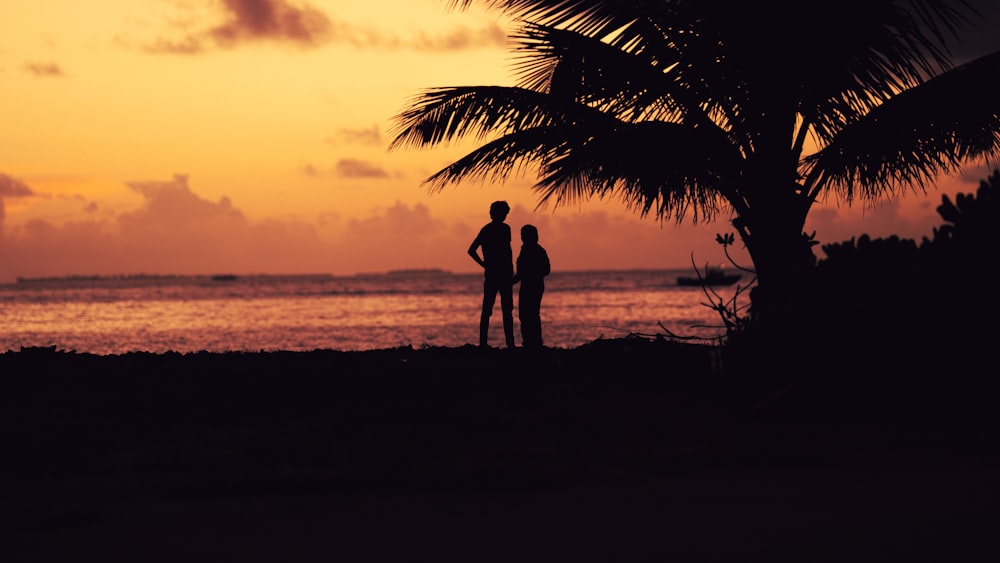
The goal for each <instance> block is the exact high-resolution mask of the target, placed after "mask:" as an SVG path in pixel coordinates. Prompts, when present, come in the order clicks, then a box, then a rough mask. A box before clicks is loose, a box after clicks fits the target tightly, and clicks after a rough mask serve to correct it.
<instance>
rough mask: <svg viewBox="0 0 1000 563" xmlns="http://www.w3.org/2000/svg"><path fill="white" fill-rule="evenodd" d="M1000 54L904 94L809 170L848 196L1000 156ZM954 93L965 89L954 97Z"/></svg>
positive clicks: (913, 184)
mask: <svg viewBox="0 0 1000 563" xmlns="http://www.w3.org/2000/svg"><path fill="white" fill-rule="evenodd" d="M998 80H1000V53H994V54H992V55H988V56H985V57H982V58H979V59H977V60H974V61H971V62H969V63H966V64H964V65H962V66H959V67H956V68H954V69H952V70H950V71H948V72H945V73H943V74H941V75H939V76H937V77H935V78H933V79H931V80H929V81H927V82H926V83H925V84H923V85H921V86H920V87H918V88H912V89H910V90H907V91H905V92H902V93H900V94H898V95H897V96H895V97H893V98H892V99H890V100H888V101H886V102H885V103H883V104H882V105H881V106H879V107H877V108H875V109H873V110H872V111H871V112H870V113H869V114H867V115H866V116H864V117H862V118H859V119H858V120H857V121H856V122H853V123H850V124H848V125H847V126H845V127H844V128H843V129H842V130H841V132H840V134H839V135H838V136H837V138H836V139H835V140H834V141H833V142H831V143H830V144H829V145H827V146H826V147H825V148H824V149H823V150H821V151H819V152H817V153H816V154H814V155H812V156H810V157H808V158H806V159H805V161H804V164H805V167H804V169H805V172H806V173H808V174H812V175H814V176H816V178H817V185H823V186H825V187H826V188H828V189H831V190H833V191H835V192H837V193H840V194H841V195H843V196H844V197H845V198H847V199H848V200H850V199H851V198H853V197H854V196H855V195H856V192H857V190H860V191H861V194H860V195H861V196H862V197H878V196H880V195H882V194H884V193H886V192H890V193H891V192H895V191H897V190H899V189H906V188H910V189H917V190H923V188H924V185H925V184H926V183H927V182H929V181H931V180H932V179H933V178H935V177H936V176H938V175H939V174H941V173H947V172H953V171H955V170H957V169H958V168H959V167H960V166H961V164H962V163H963V162H965V161H968V160H971V159H976V158H980V157H985V158H987V159H993V160H995V159H997V158H998V157H1000V97H997V95H996V92H995V91H993V90H992V89H991V88H990V87H987V86H986V85H989V84H996V83H997V81H998ZM956 92H961V96H960V97H956Z"/></svg>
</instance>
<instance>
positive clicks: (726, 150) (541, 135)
mask: <svg viewBox="0 0 1000 563" xmlns="http://www.w3.org/2000/svg"><path fill="white" fill-rule="evenodd" d="M472 2H473V0H450V2H449V7H451V8H459V9H463V8H466V7H468V6H469V5H470V4H471V3H472ZM481 3H482V4H485V5H487V6H488V7H492V8H499V9H501V10H503V11H504V12H505V13H507V14H508V15H511V16H515V17H516V18H517V21H518V22H519V25H518V30H517V31H516V32H515V33H514V34H513V36H512V39H513V40H514V42H515V45H516V46H517V47H516V49H515V53H516V54H517V55H518V57H517V58H516V59H515V60H516V66H515V69H516V71H517V77H518V84H517V85H516V86H514V87H500V86H463V87H440V88H432V89H428V90H425V91H423V92H421V93H419V94H417V95H416V97H415V98H414V99H413V100H411V101H410V103H409V104H408V105H407V107H405V108H404V110H403V111H401V112H400V113H399V114H398V115H397V116H395V122H394V123H395V126H396V130H395V131H394V132H393V135H394V139H393V141H392V143H391V145H390V150H397V149H399V148H402V147H418V148H419V147H426V146H431V145H437V144H439V143H445V142H449V141H453V140H457V139H459V138H463V137H472V138H475V139H478V140H481V142H482V144H481V145H480V146H478V148H476V149H474V150H472V151H471V152H470V153H468V154H467V155H466V156H464V157H462V158H461V159H459V160H458V161H456V162H454V163H452V164H451V165H449V166H447V167H445V168H444V169H442V170H440V171H439V172H437V173H435V174H434V175H432V176H431V177H429V178H427V179H426V180H425V183H426V184H427V185H428V186H429V187H430V189H431V191H432V192H433V191H438V190H440V189H442V188H443V187H444V186H446V185H448V184H452V183H457V182H459V181H462V180H466V179H475V180H503V179H504V178H505V177H507V176H508V175H509V174H510V173H511V172H514V171H518V170H519V169H522V168H523V167H534V168H537V171H538V174H539V176H538V181H537V183H536V184H535V186H534V189H535V190H536V191H537V193H538V195H539V205H543V204H546V203H554V204H555V205H557V206H558V205H560V204H563V203H570V202H574V201H577V200H581V199H586V198H591V197H597V198H614V199H619V200H621V201H622V202H624V203H625V205H626V206H627V207H628V208H630V209H633V210H636V211H638V212H639V213H640V214H641V215H643V216H647V215H652V216H654V217H656V218H657V219H658V220H661V221H666V220H673V221H677V222H681V221H684V220H685V219H689V220H691V221H693V222H698V221H712V220H715V219H717V218H719V216H720V215H721V214H723V213H726V214H727V215H728V217H729V218H731V220H732V225H733V226H734V228H735V229H736V232H737V233H738V235H739V237H740V238H741V240H742V242H743V244H744V245H745V247H746V249H747V251H748V253H749V255H750V258H751V259H752V261H753V264H754V268H755V270H756V273H757V278H758V286H757V288H756V289H755V290H754V292H753V294H752V296H751V298H752V307H751V313H752V318H753V321H754V322H755V323H756V324H758V325H759V326H764V325H766V326H770V327H777V328H781V327H783V326H786V325H785V323H786V322H793V319H795V318H796V317H795V316H793V315H795V314H796V313H797V312H798V309H799V305H798V304H799V303H800V299H801V298H802V297H803V296H805V295H807V294H808V291H809V288H808V285H809V284H808V276H809V275H810V273H811V272H812V270H813V266H814V265H815V263H816V257H815V255H814V253H813V249H812V247H813V246H814V245H815V244H817V242H816V241H815V240H813V237H812V236H811V235H807V234H806V233H805V232H804V228H805V221H806V217H807V215H808V213H809V210H810V208H811V207H812V205H813V204H814V203H815V202H816V201H818V200H820V199H822V198H827V197H835V198H839V200H841V201H844V202H846V203H848V204H850V203H852V202H854V201H855V200H856V199H862V200H875V199H881V198H884V197H886V196H897V195H900V194H902V193H904V192H905V191H907V190H916V191H924V190H925V189H926V186H927V185H928V184H929V183H932V182H933V181H934V179H935V178H936V177H938V176H939V175H941V174H944V173H950V172H954V171H956V170H958V169H960V168H961V166H963V165H964V164H967V163H969V162H972V161H976V160H978V159H981V158H986V159H989V160H993V159H996V158H997V157H998V156H1000V97H998V96H996V94H995V91H993V90H991V89H990V88H988V87H986V85H990V84H996V83H997V80H998V79H1000V52H996V53H992V54H989V55H986V56H983V57H981V58H978V59H975V60H972V61H971V62H967V63H964V64H961V65H956V64H955V63H954V62H953V61H952V60H951V55H950V51H949V48H950V47H951V46H953V43H951V42H952V41H953V40H956V43H957V39H956V38H958V37H959V35H958V34H959V32H960V30H962V29H964V28H967V27H969V26H972V25H974V24H976V23H977V18H979V13H978V12H976V11H975V10H974V9H973V8H972V7H971V6H970V5H968V4H967V3H966V2H963V1H961V0H959V1H948V0H863V1H862V0H837V1H836V2H827V3H826V4H825V5H824V6H817V5H815V4H814V5H813V7H812V9H811V10H810V15H809V16H808V20H807V21H798V20H795V19H793V18H776V17H775V16H774V15H773V12H772V11H769V10H764V9H763V8H762V7H761V5H760V3H753V2H719V1H710V0H659V1H651V0H481ZM778 9H784V8H778ZM765 12H770V13H765Z"/></svg>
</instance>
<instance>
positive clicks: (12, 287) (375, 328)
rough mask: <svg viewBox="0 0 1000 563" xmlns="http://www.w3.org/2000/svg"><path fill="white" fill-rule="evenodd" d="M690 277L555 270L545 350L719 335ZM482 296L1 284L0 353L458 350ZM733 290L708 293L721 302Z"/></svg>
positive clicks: (209, 283)
mask: <svg viewBox="0 0 1000 563" xmlns="http://www.w3.org/2000/svg"><path fill="white" fill-rule="evenodd" d="M689 274H690V272H689V271H686V270H655V271H610V272H554V273H553V274H552V275H551V276H549V277H548V278H547V279H546V292H545V297H544V300H543V302H542V322H543V327H544V336H545V343H546V345H548V346H553V347H567V348H569V347H576V346H580V345H582V344H585V343H587V342H590V341H592V340H595V339H597V338H601V337H606V338H612V337H618V336H624V335H626V334H629V333H640V334H656V333H660V332H662V330H661V329H660V327H659V326H658V325H657V323H662V324H663V325H664V326H665V327H667V328H668V329H670V330H671V331H672V332H675V333H677V334H681V335H699V336H706V337H710V336H713V335H718V334H720V333H721V329H720V328H719V324H720V322H719V318H718V315H717V314H716V313H715V312H713V311H712V310H711V309H710V308H709V307H707V306H706V305H705V304H704V303H705V301H706V296H705V295H704V293H703V292H702V290H701V288H690V287H678V286H677V285H676V277H677V275H689ZM481 288H482V278H481V276H480V275H478V274H450V273H447V272H444V273H423V272H416V273H400V274H396V275H362V276H348V277H335V276H327V275H316V276H249V277H237V278H236V279H235V280H213V279H212V278H211V277H209V276H196V277H173V276H171V277H130V278H103V279H86V280H85V279H73V280H37V281H32V280H25V281H22V282H20V283H17V284H8V285H2V286H0V322H2V329H0V351H4V350H18V349H19V348H20V347H22V346H52V345H55V346H57V347H58V348H59V349H65V350H76V351H78V352H90V353H97V354H112V353H124V352H129V351H149V352H164V351H168V350H174V351H178V352H190V351H198V350H210V351H258V350H293V351H301V350H313V349H339V350H366V349H375V348H392V347H397V346H406V345H412V346H414V347H419V346H423V345H429V346H462V345H465V344H470V343H475V342H478V318H479V306H480V300H481ZM736 289H737V286H732V287H726V288H717V291H718V292H719V293H720V294H721V295H722V297H723V298H728V297H729V296H731V295H732V294H733V292H735V291H736ZM744 295H745V294H744ZM515 296H516V289H515ZM515 299H516V297H515ZM745 301H746V298H745V297H744V298H743V302H745ZM515 317H516V315H515ZM494 318H495V319H496V320H495V329H494V330H492V331H491V335H490V336H491V344H493V345H495V346H500V345H501V344H502V341H503V337H502V330H501V329H500V324H499V309H498V310H497V311H496V312H495V313H494ZM515 323H516V318H515ZM518 340H520V337H518Z"/></svg>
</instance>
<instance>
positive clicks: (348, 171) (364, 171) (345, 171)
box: [336, 158, 389, 178]
mask: <svg viewBox="0 0 1000 563" xmlns="http://www.w3.org/2000/svg"><path fill="white" fill-rule="evenodd" d="M336 170H337V174H338V175H339V176H341V177H342V178H388V177H389V173H388V172H386V171H385V169H383V168H382V167H380V166H378V165H375V164H371V163H369V162H365V161H363V160H357V159H353V158H343V159H341V160H339V161H338V162H337V167H336Z"/></svg>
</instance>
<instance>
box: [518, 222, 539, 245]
mask: <svg viewBox="0 0 1000 563" xmlns="http://www.w3.org/2000/svg"><path fill="white" fill-rule="evenodd" d="M521 241H523V242H538V229H537V228H535V226H534V225H525V226H523V227H521Z"/></svg>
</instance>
